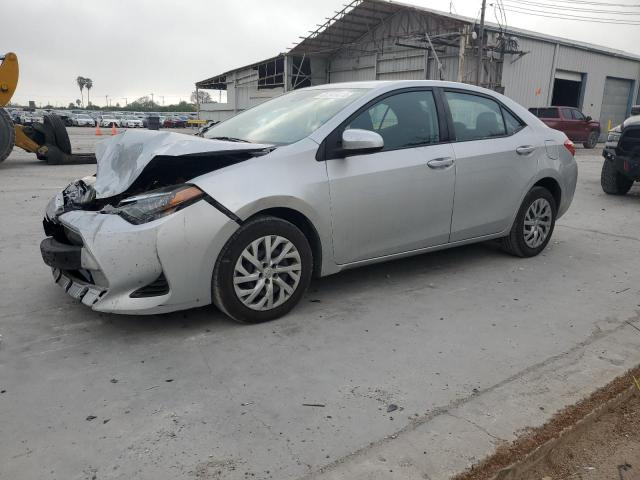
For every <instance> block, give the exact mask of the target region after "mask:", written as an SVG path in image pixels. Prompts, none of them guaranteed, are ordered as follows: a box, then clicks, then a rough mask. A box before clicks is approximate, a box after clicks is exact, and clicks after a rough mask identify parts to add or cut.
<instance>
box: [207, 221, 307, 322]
mask: <svg viewBox="0 0 640 480" xmlns="http://www.w3.org/2000/svg"><path fill="white" fill-rule="evenodd" d="M312 270H313V255H312V252H311V247H310V246H309V241H308V240H307V238H306V237H305V235H304V234H303V233H302V232H301V231H300V229H299V228H298V227H296V226H295V225H293V224H292V223H289V222H287V221H286V220H283V219H280V218H277V217H271V216H264V217H256V218H254V219H252V220H249V221H247V222H246V223H245V224H243V225H242V227H240V228H239V229H238V230H237V231H236V233H235V234H234V235H233V236H232V237H231V239H230V240H229V241H228V242H227V244H226V245H225V247H224V248H223V249H222V252H221V253H220V256H219V257H218V260H217V262H216V266H215V268H214V272H213V280H212V296H213V302H214V304H215V305H216V306H217V307H218V308H219V309H220V310H222V311H223V312H224V313H226V314H227V315H228V316H230V317H231V318H233V319H234V320H237V321H239V322H242V323H259V322H266V321H268V320H273V319H276V318H278V317H281V316H283V315H285V314H286V313H288V312H289V311H290V310H291V309H292V308H293V307H294V306H295V305H296V304H297V303H298V302H299V301H300V298H302V295H303V294H304V292H305V290H306V289H307V287H308V286H309V283H310V281H311V274H312Z"/></svg>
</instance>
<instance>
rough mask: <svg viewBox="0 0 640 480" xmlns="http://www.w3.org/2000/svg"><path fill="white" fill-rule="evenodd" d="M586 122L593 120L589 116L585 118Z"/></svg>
mask: <svg viewBox="0 0 640 480" xmlns="http://www.w3.org/2000/svg"><path fill="white" fill-rule="evenodd" d="M585 120H586V121H587V122H590V121H591V120H593V118H591V117H590V116H589V115H587V118H586V119H585Z"/></svg>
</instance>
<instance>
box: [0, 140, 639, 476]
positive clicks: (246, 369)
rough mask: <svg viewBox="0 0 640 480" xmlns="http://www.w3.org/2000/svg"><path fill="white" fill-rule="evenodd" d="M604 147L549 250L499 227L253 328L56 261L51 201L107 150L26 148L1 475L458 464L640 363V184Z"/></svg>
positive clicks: (583, 160)
mask: <svg viewBox="0 0 640 480" xmlns="http://www.w3.org/2000/svg"><path fill="white" fill-rule="evenodd" d="M72 139H73V141H74V144H77V145H79V146H82V148H83V150H90V149H91V148H92V146H93V142H94V140H95V138H94V137H93V136H92V135H91V133H89V129H84V131H81V132H79V133H75V129H74V133H73V135H72ZM599 154H600V150H599V149H596V150H591V151H588V150H579V153H578V162H579V165H580V178H579V184H578V189H577V192H576V197H575V200H574V204H573V206H572V207H571V209H570V210H569V212H568V214H567V215H566V216H565V217H564V218H562V219H561V220H560V221H559V224H558V226H557V228H556V232H555V233H554V238H553V239H552V242H551V244H550V245H549V248H548V249H547V250H546V251H545V252H544V253H543V254H542V255H541V256H539V257H537V258H533V259H524V260H523V259H516V258H513V257H510V256H508V255H505V254H503V253H502V252H501V251H500V250H498V249H497V248H496V247H495V246H494V245H492V244H480V245H474V246H469V247H462V248H458V249H454V250H449V251H446V252H438V253H433V254H428V255H423V256H419V257H414V258H410V259H405V260H400V261H396V262H392V263H387V264H382V265H376V266H371V267H365V268H362V269H359V270H353V271H348V272H344V273H342V274H339V275H336V276H332V277H328V278H325V279H321V280H316V281H315V282H314V283H313V284H312V286H311V289H310V291H309V292H308V294H307V296H306V298H305V299H304V300H303V302H302V303H301V305H300V306H299V307H298V308H296V309H295V310H294V311H293V312H292V313H291V314H290V315H288V316H287V317H285V318H283V319H281V320H278V321H275V322H272V323H268V324H263V325H254V326H243V325H238V324H235V323H234V322H232V321H230V320H228V319H227V318H226V317H224V316H223V315H222V314H220V313H219V312H217V311H216V310H215V309H214V308H212V307H208V308H202V309H198V310H190V311H187V312H181V313H175V314H170V315H163V316H154V317H135V316H115V315H106V314H99V313H96V312H93V311H91V310H89V309H87V308H86V307H84V306H83V305H81V304H77V303H76V302H75V301H73V300H72V299H70V298H69V297H67V295H66V294H64V292H63V291H62V290H61V289H60V288H59V287H57V286H56V285H54V284H53V281H52V278H51V274H50V271H49V269H48V268H47V267H45V265H44V264H43V263H42V260H41V258H40V253H39V242H40V240H41V239H42V238H43V233H42V227H41V216H42V212H43V210H44V207H45V205H46V203H47V201H48V199H49V198H50V197H51V196H52V195H54V194H55V193H56V192H57V191H58V190H60V189H61V188H62V187H64V186H65V185H66V184H67V183H68V182H69V181H71V180H73V179H75V178H78V177H81V176H84V175H87V174H90V173H93V172H94V171H95V166H92V165H74V166H66V167H65V166H55V167H54V166H47V165H45V164H43V163H42V162H39V161H38V160H36V159H35V156H33V157H32V156H31V155H27V154H24V153H20V152H14V154H12V156H11V157H10V158H9V159H8V160H7V161H5V162H4V163H2V164H0V195H1V198H2V200H3V202H2V203H3V206H2V209H0V211H1V212H2V213H1V215H0V216H1V218H2V225H3V227H2V242H1V243H0V265H2V268H1V270H0V334H1V335H2V342H1V343H0V391H1V392H2V393H0V478H10V479H40V478H42V479H65V480H67V479H85V478H87V479H91V478H97V479H132V478H142V479H145V478H153V479H178V478H198V479H245V478H256V479H268V478H276V479H297V478H304V477H319V478H331V479H338V478H344V479H347V478H350V479H351V478H363V479H364V478H367V479H368V478H403V479H404V478H431V479H444V478H450V476H451V475H453V474H454V473H457V472H459V471H461V470H462V469H464V468H465V467H466V466H468V465H470V464H471V463H473V462H475V461H477V460H479V459H481V458H482V457H483V456H485V455H487V454H488V453H490V452H491V451H492V450H493V448H495V446H496V445H498V444H499V443H500V442H502V441H505V440H509V439H512V438H514V435H515V432H517V431H518V430H521V429H522V428H524V427H526V426H531V425H538V424H541V423H542V422H544V421H545V420H546V419H547V418H548V417H549V416H550V415H551V414H553V412H554V411H556V410H557V409H559V408H560V407H562V406H563V405H565V404H568V403H572V402H574V401H575V400H577V399H579V398H581V397H582V396H584V395H585V394H587V393H589V392H591V391H592V390H595V389H596V388H597V387H599V386H602V385H604V384H605V383H606V382H607V381H608V380H610V379H611V377H612V376H614V375H616V374H618V373H621V372H622V371H623V370H624V369H625V368H628V367H630V366H634V365H637V364H638V363H640V348H639V347H640V331H638V330H637V328H636V327H639V328H640V318H639V312H640V305H639V304H640V257H639V256H638V251H639V250H640V188H639V187H638V186H635V187H634V189H633V190H632V192H631V193H630V194H629V195H628V196H625V197H610V196H606V195H605V194H604V193H602V191H601V189H600V186H599V172H600V166H601V157H600V156H599ZM305 403H306V404H320V405H324V406H305V405H303V404H305ZM392 404H393V405H396V406H397V407H398V408H397V409H396V410H394V411H389V412H388V411H387V410H393V407H391V408H389V406H390V405H392ZM91 417H95V418H91Z"/></svg>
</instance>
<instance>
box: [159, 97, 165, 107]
mask: <svg viewBox="0 0 640 480" xmlns="http://www.w3.org/2000/svg"><path fill="white" fill-rule="evenodd" d="M158 97H160V98H161V99H162V105H164V95H158Z"/></svg>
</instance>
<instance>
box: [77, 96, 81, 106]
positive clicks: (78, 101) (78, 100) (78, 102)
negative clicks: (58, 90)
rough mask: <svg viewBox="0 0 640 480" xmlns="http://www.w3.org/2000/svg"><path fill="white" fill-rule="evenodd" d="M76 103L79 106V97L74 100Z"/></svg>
mask: <svg viewBox="0 0 640 480" xmlns="http://www.w3.org/2000/svg"><path fill="white" fill-rule="evenodd" d="M76 105H78V106H80V99H79V98H78V99H77V100H76Z"/></svg>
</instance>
